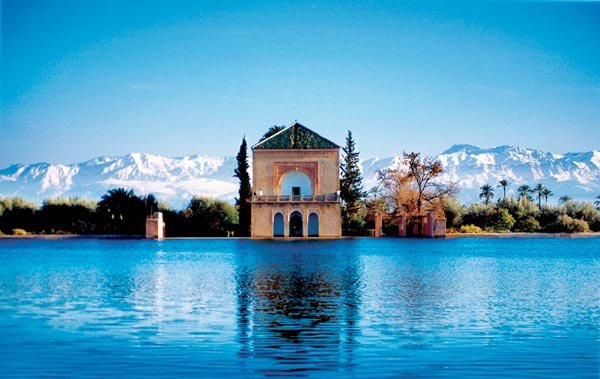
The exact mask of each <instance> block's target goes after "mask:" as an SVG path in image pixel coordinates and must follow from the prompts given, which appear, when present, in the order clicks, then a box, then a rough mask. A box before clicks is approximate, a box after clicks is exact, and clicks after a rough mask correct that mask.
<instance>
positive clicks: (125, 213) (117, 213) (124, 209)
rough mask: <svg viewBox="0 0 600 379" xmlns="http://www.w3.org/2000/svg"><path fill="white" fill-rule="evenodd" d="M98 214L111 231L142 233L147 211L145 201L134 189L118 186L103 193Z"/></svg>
mask: <svg viewBox="0 0 600 379" xmlns="http://www.w3.org/2000/svg"><path fill="white" fill-rule="evenodd" d="M97 212H98V215H99V216H100V219H101V220H102V222H103V223H104V225H103V226H104V227H106V229H107V230H109V231H111V232H116V233H122V234H138V233H139V234H142V232H143V223H144V220H145V216H146V212H145V211H144V201H143V200H142V199H140V198H139V197H137V196H136V195H135V194H134V193H133V190H126V189H125V188H116V189H111V190H109V191H108V192H107V193H106V194H104V195H102V198H101V200H100V202H99V203H98V210H97Z"/></svg>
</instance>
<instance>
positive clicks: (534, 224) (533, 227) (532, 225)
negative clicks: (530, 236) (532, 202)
mask: <svg viewBox="0 0 600 379" xmlns="http://www.w3.org/2000/svg"><path fill="white" fill-rule="evenodd" d="M513 230H514V231H515V232H527V233H533V232H537V231H538V230H540V223H539V222H538V220H536V219H535V218H534V217H532V216H527V217H524V218H521V219H519V220H518V221H517V222H516V223H515V226H514V227H513Z"/></svg>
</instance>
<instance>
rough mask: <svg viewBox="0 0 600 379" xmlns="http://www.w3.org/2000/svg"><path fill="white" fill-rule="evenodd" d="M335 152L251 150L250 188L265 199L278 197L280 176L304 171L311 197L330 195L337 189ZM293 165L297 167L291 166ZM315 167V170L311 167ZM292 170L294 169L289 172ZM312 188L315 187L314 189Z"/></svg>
mask: <svg viewBox="0 0 600 379" xmlns="http://www.w3.org/2000/svg"><path fill="white" fill-rule="evenodd" d="M339 154H340V153H339V150H338V149H329V150H255V151H254V152H253V160H252V178H253V185H252V188H253V190H254V191H255V192H257V193H258V191H259V190H262V193H263V195H265V196H277V195H279V181H280V180H281V176H283V174H285V173H286V172H287V171H288V170H290V169H295V168H296V167H297V168H298V169H299V170H302V171H304V172H305V173H306V174H307V175H308V176H309V177H310V178H311V180H313V179H315V178H314V175H315V171H316V175H318V177H317V178H316V180H315V181H313V187H316V188H313V194H315V195H330V194H334V193H336V191H337V190H339V189H340V179H339V178H340V172H339V170H340V168H339ZM294 163H298V164H297V165H294ZM315 163H316V167H315V168H313V166H315V165H314V164H315ZM292 166H294V168H292ZM315 184H316V185H315Z"/></svg>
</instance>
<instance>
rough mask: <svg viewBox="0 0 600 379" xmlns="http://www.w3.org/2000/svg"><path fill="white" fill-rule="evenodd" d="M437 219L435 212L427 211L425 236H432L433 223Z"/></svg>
mask: <svg viewBox="0 0 600 379" xmlns="http://www.w3.org/2000/svg"><path fill="white" fill-rule="evenodd" d="M436 219H437V212H429V213H427V237H429V238H433V237H434V235H433V230H434V227H433V223H434V222H435V220H436Z"/></svg>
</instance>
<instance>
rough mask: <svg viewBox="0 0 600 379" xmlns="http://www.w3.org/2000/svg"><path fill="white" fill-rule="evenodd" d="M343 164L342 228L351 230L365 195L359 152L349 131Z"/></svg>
mask: <svg viewBox="0 0 600 379" xmlns="http://www.w3.org/2000/svg"><path fill="white" fill-rule="evenodd" d="M342 151H343V154H342V162H341V163H340V170H341V178H340V197H341V198H342V203H343V205H342V228H343V229H346V228H350V227H351V225H350V222H351V220H352V219H354V218H355V217H356V216H357V214H358V212H359V210H360V208H361V202H362V199H363V198H364V197H365V193H364V192H363V188H362V174H361V173H360V168H359V167H358V162H359V158H358V155H359V152H358V151H356V144H355V142H354V139H353V138H352V132H351V131H349V130H348V135H347V137H346V145H345V146H344V147H343V148H342Z"/></svg>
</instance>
